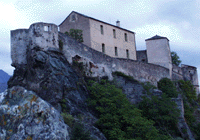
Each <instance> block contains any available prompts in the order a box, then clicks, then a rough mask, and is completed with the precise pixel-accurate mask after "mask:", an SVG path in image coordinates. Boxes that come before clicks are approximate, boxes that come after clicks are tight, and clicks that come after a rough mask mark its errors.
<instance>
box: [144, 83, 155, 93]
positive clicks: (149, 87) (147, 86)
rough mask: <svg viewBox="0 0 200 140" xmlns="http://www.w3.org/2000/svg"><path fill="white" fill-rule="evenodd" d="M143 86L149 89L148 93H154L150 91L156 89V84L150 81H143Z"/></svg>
mask: <svg viewBox="0 0 200 140" xmlns="http://www.w3.org/2000/svg"><path fill="white" fill-rule="evenodd" d="M142 86H143V88H144V89H145V90H146V91H147V94H148V95H150V94H152V93H151V92H150V90H151V89H156V87H155V86H154V85H152V84H151V83H150V82H146V83H142Z"/></svg>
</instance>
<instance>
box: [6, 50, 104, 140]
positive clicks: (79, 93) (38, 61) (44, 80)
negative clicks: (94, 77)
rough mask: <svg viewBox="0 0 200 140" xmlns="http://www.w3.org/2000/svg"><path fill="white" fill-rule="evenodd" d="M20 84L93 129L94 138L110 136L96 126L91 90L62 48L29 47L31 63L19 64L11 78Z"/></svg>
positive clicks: (91, 134)
mask: <svg viewBox="0 0 200 140" xmlns="http://www.w3.org/2000/svg"><path fill="white" fill-rule="evenodd" d="M16 86H21V87H24V88H25V89H27V90H30V91H34V92H35V94H36V95H37V97H41V98H42V99H43V100H45V101H47V102H48V103H50V104H51V105H52V106H53V107H55V109H56V110H57V111H58V113H59V114H60V113H62V112H63V111H65V112H66V113H67V114H70V115H72V117H73V118H74V121H75V122H79V123H81V124H83V126H84V130H85V131H89V132H90V136H91V138H95V139H97V140H105V139H106V138H105V136H104V135H103V134H102V133H101V132H100V131H99V130H98V129H97V128H96V127H94V123H95V122H96V121H97V119H96V118H95V117H94V116H93V115H92V114H91V112H90V110H89V109H88V107H87V103H86V99H87V96H88V92H87V88H86V87H85V85H84V80H83V79H82V77H81V76H80V75H78V74H77V72H75V71H74V69H73V68H72V67H71V65H70V64H69V63H68V61H67V60H66V58H65V57H64V55H63V54H62V53H61V52H60V51H59V49H56V48H48V50H43V49H41V48H40V47H37V46H36V47H33V48H32V49H29V50H27V64H26V65H24V64H19V65H16V64H15V71H14V75H13V77H11V78H10V80H9V81H8V88H15V87H16ZM10 101H11V100H10ZM38 109H40V108H38ZM73 124H74V122H73ZM70 129H71V128H69V135H70V136H71V130H70Z"/></svg>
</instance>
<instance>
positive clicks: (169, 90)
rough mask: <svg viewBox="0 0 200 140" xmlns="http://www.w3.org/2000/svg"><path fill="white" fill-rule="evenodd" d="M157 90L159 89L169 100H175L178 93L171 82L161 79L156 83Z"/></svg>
mask: <svg viewBox="0 0 200 140" xmlns="http://www.w3.org/2000/svg"><path fill="white" fill-rule="evenodd" d="M158 89H160V90H161V91H162V92H163V93H165V94H166V95H167V96H168V97H170V98H177V96H178V93H177V91H176V87H175V86H174V84H173V82H172V81H171V80H170V79H168V78H162V79H161V80H160V81H159V82H158Z"/></svg>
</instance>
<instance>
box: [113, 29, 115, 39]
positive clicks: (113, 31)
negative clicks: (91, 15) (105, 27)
mask: <svg viewBox="0 0 200 140" xmlns="http://www.w3.org/2000/svg"><path fill="white" fill-rule="evenodd" d="M113 37H114V38H116V32H115V29H113Z"/></svg>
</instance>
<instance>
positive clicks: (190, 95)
mask: <svg viewBox="0 0 200 140" xmlns="http://www.w3.org/2000/svg"><path fill="white" fill-rule="evenodd" d="M179 85H180V88H181V89H182V92H183V94H184V95H185V96H186V97H187V99H188V101H189V102H190V103H192V101H196V100H197V94H196V90H195V88H194V86H193V85H192V83H191V81H183V80H179Z"/></svg>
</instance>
